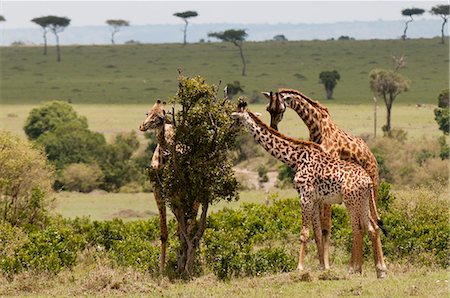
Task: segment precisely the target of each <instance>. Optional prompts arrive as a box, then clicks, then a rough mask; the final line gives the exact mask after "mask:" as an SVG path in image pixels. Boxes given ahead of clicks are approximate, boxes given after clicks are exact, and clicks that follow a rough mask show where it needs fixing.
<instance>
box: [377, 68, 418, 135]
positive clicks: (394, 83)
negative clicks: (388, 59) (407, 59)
mask: <svg viewBox="0 0 450 298" xmlns="http://www.w3.org/2000/svg"><path fill="white" fill-rule="evenodd" d="M369 84H370V89H371V90H372V92H373V93H375V94H376V95H379V96H381V97H383V99H384V103H385V104H386V112H387V113H386V125H385V126H384V127H383V130H384V131H385V132H389V131H390V130H391V110H392V104H393V103H394V100H395V98H396V97H397V95H399V94H400V93H402V92H405V91H408V89H409V84H410V82H409V80H408V79H406V78H404V77H403V76H401V75H400V74H398V73H396V72H395V71H390V70H385V69H374V70H372V71H371V72H370V74H369Z"/></svg>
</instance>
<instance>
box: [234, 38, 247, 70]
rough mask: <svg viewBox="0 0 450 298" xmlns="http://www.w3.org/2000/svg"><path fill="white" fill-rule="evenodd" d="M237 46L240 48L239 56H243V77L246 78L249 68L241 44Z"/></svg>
mask: <svg viewBox="0 0 450 298" xmlns="http://www.w3.org/2000/svg"><path fill="white" fill-rule="evenodd" d="M236 45H237V47H238V48H239V54H240V55H241V60H242V76H244V77H245V75H246V68H247V66H246V63H245V58H244V52H243V51H242V45H239V44H236Z"/></svg>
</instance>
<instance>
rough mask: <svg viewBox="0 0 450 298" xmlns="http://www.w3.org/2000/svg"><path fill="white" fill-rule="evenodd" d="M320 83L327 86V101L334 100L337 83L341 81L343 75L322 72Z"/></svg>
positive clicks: (334, 72)
mask: <svg viewBox="0 0 450 298" xmlns="http://www.w3.org/2000/svg"><path fill="white" fill-rule="evenodd" d="M319 79H320V83H322V84H323V85H324V86H325V92H326V96H327V99H332V98H333V91H334V87H336V85H337V81H339V80H340V79H341V75H340V74H339V73H338V72H337V71H336V70H333V71H322V72H321V73H320V74H319Z"/></svg>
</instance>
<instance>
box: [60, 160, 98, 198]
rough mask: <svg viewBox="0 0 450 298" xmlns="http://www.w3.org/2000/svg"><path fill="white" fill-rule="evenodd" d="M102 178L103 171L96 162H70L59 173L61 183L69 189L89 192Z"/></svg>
mask: <svg viewBox="0 0 450 298" xmlns="http://www.w3.org/2000/svg"><path fill="white" fill-rule="evenodd" d="M102 179H103V173H102V171H101V169H100V167H99V166H98V165H97V164H92V165H88V164H84V163H74V164H70V165H68V166H67V167H66V168H65V169H64V170H63V171H62V174H61V183H62V185H63V187H64V189H65V190H69V191H79V192H91V191H93V190H94V189H96V188H97V187H98V186H99V185H100V183H101V180H102Z"/></svg>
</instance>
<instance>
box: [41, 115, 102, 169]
mask: <svg viewBox="0 0 450 298" xmlns="http://www.w3.org/2000/svg"><path fill="white" fill-rule="evenodd" d="M37 142H38V143H39V144H41V145H42V146H43V147H44V148H45V152H46V153H47V157H48V159H49V161H50V162H51V163H53V164H54V165H55V167H56V169H58V170H60V169H63V168H64V167H66V166H67V165H69V164H73V163H85V164H93V163H96V162H98V161H100V157H101V156H102V155H103V154H104V153H105V151H106V145H107V144H106V140H105V137H104V136H103V135H102V134H100V133H96V132H92V131H90V130H89V129H88V128H86V127H85V126H84V125H81V124H79V123H77V122H69V123H63V124H60V125H59V126H57V127H55V128H54V129H53V130H52V131H48V132H46V133H44V134H42V135H41V136H40V137H39V138H38V139H37Z"/></svg>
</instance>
